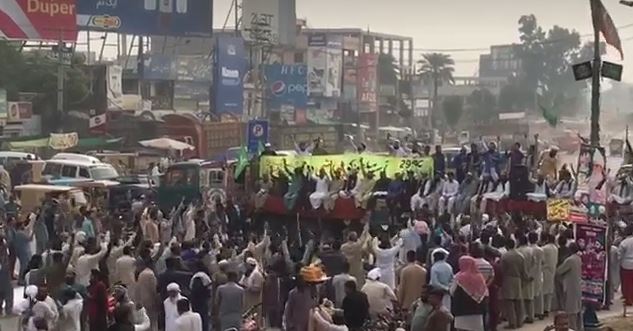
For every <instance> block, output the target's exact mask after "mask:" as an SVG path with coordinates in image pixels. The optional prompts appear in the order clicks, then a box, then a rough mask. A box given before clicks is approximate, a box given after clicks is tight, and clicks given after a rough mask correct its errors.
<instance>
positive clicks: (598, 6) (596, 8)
mask: <svg viewBox="0 0 633 331" xmlns="http://www.w3.org/2000/svg"><path fill="white" fill-rule="evenodd" d="M591 18H592V20H593V28H594V30H595V31H599V32H602V35H603V36H604V40H605V41H606V42H607V44H609V45H611V46H613V47H615V48H616V49H617V50H618V51H619V52H620V57H621V58H622V59H623V60H624V51H622V41H621V40H620V35H618V29H617V28H616V27H615V24H613V19H611V15H609V12H607V9H606V8H605V7H604V5H603V4H602V1H601V0H591Z"/></svg>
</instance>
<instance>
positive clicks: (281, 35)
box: [242, 0, 297, 45]
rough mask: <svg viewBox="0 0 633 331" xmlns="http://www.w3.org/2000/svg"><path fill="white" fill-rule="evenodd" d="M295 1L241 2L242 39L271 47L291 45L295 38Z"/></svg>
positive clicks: (248, 0)
mask: <svg viewBox="0 0 633 331" xmlns="http://www.w3.org/2000/svg"><path fill="white" fill-rule="evenodd" d="M295 1H296V0H243V1H242V37H243V38H244V39H245V40H247V41H259V42H261V41H266V42H268V43H270V44H272V45H280V44H281V45H292V44H294V40H295V37H296V31H297V27H296V20H297V14H296V5H295Z"/></svg>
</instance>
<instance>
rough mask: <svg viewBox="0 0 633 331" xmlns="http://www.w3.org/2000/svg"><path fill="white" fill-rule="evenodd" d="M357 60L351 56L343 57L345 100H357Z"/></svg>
mask: <svg viewBox="0 0 633 331" xmlns="http://www.w3.org/2000/svg"><path fill="white" fill-rule="evenodd" d="M357 62H358V61H357V58H356V57H353V56H345V57H343V97H344V98H345V100H349V101H352V100H358V97H357V94H356V92H357V85H358V83H357V80H356V73H357V72H356V71H357V66H358V63H357Z"/></svg>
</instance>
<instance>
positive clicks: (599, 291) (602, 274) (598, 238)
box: [574, 224, 609, 304]
mask: <svg viewBox="0 0 633 331" xmlns="http://www.w3.org/2000/svg"><path fill="white" fill-rule="evenodd" d="M574 228H575V230H576V231H575V232H576V233H575V236H574V238H576V243H577V244H578V247H579V248H580V252H578V254H579V255H580V258H581V260H582V269H581V279H580V287H581V289H582V300H583V301H584V302H592V303H600V304H602V303H604V299H605V296H606V293H607V291H606V286H605V283H606V281H607V259H608V257H609V253H608V249H607V248H608V247H609V246H607V228H606V227H605V226H600V225H593V224H575V225H574Z"/></svg>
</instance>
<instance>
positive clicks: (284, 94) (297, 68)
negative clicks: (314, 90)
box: [265, 64, 308, 109]
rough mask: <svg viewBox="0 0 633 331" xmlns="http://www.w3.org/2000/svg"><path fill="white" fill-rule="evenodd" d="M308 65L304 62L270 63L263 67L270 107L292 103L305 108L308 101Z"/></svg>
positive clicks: (296, 106)
mask: <svg viewBox="0 0 633 331" xmlns="http://www.w3.org/2000/svg"><path fill="white" fill-rule="evenodd" d="M307 72H308V66H307V65H305V64H271V65H267V66H266V68H265V75H266V86H267V89H266V90H267V94H268V100H269V106H270V107H271V108H280V107H281V105H292V106H295V108H299V109H305V108H306V105H307V103H308V81H307Z"/></svg>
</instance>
